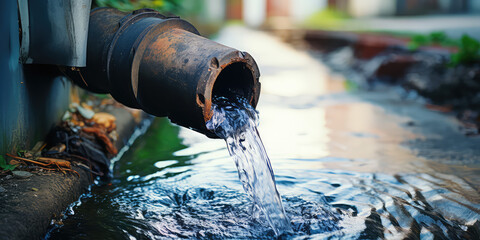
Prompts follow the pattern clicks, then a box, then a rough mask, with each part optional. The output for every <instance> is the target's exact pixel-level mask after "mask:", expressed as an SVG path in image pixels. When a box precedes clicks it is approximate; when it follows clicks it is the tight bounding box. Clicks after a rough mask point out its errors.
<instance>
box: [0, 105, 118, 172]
mask: <svg viewBox="0 0 480 240" xmlns="http://www.w3.org/2000/svg"><path fill="white" fill-rule="evenodd" d="M97 102H99V103H100V104H97V105H99V106H103V107H105V106H106V105H108V104H111V103H112V102H104V101H101V102H100V101H97ZM92 105H93V104H92V102H90V103H85V102H84V103H81V104H80V103H77V102H74V103H72V104H71V105H70V107H69V109H68V110H67V112H65V114H64V115H63V117H62V122H61V123H60V124H58V125H57V126H56V127H55V128H54V129H53V130H52V131H51V133H50V134H49V136H48V138H47V140H46V142H38V143H37V144H36V145H35V146H34V147H33V148H32V149H31V150H28V151H19V152H18V153H17V154H16V155H14V154H8V153H7V154H6V156H7V157H8V158H9V161H8V164H9V165H8V164H6V163H3V164H4V165H5V166H4V167H3V169H4V171H9V170H13V169H14V168H18V169H16V170H18V171H12V174H13V175H14V176H15V177H17V178H28V177H29V176H31V173H30V172H35V171H38V172H41V171H57V172H62V173H64V174H66V173H73V174H75V175H77V176H79V174H78V172H76V171H75V170H73V169H72V165H76V166H80V167H82V168H84V169H87V170H89V171H90V172H91V174H92V177H93V176H100V177H107V176H108V173H109V168H110V158H112V157H114V156H115V155H117V153H118V150H117V148H116V147H115V144H114V143H115V141H116V140H117V138H118V136H117V135H118V134H117V132H116V118H115V116H113V115H112V114H110V113H107V112H96V111H98V110H99V109H100V108H98V107H97V108H94V107H93V106H92ZM2 166H3V165H2Z"/></svg>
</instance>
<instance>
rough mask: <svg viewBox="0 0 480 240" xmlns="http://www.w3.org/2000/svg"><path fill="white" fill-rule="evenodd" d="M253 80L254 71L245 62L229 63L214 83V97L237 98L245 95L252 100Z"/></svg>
mask: <svg viewBox="0 0 480 240" xmlns="http://www.w3.org/2000/svg"><path fill="white" fill-rule="evenodd" d="M253 80H254V76H253V73H252V71H251V70H250V68H248V66H247V64H246V63H245V62H234V63H232V64H229V65H227V66H226V67H225V68H224V69H223V70H222V71H221V72H220V74H218V77H217V79H216V80H215V83H214V84H213V89H212V99H213V98H215V97H226V98H228V99H232V100H235V98H236V97H244V98H245V99H247V100H248V101H249V102H250V100H251V98H252V93H253V91H252V90H253V83H254V81H253Z"/></svg>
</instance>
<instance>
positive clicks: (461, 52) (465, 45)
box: [450, 35, 480, 66]
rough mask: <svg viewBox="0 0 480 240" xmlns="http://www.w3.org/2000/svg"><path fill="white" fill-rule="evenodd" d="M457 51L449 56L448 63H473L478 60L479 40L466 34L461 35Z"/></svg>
mask: <svg viewBox="0 0 480 240" xmlns="http://www.w3.org/2000/svg"><path fill="white" fill-rule="evenodd" d="M458 47H459V48H458V52H456V53H454V54H452V55H451V57H450V64H451V65H453V66H456V65H458V64H461V63H466V64H468V63H473V62H476V61H480V42H478V41H477V40H475V39H473V38H471V37H470V36H468V35H463V36H462V38H461V39H460V44H459V46H458Z"/></svg>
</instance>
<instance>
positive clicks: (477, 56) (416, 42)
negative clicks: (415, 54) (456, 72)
mask: <svg viewBox="0 0 480 240" xmlns="http://www.w3.org/2000/svg"><path fill="white" fill-rule="evenodd" d="M429 45H440V46H446V47H456V48H458V52H456V53H453V54H452V55H451V56H450V63H449V66H457V65H459V64H469V63H473V62H476V61H480V42H478V41H477V40H475V39H473V38H471V37H470V36H468V35H466V34H465V35H463V36H462V38H461V39H460V40H459V41H458V40H454V39H451V38H448V37H447V35H446V34H445V33H444V32H432V33H430V34H429V35H415V36H413V37H412V38H411V40H410V42H409V43H408V48H409V49H410V50H417V49H418V48H419V47H422V46H429Z"/></svg>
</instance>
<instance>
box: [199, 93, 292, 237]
mask: <svg viewBox="0 0 480 240" xmlns="http://www.w3.org/2000/svg"><path fill="white" fill-rule="evenodd" d="M212 110H213V117H212V119H211V120H210V121H209V122H207V128H208V129H209V130H211V131H213V132H215V134H217V136H219V137H221V138H223V139H225V142H226V143H227V148H228V151H229V152H230V155H231V156H232V157H233V159H234V161H235V164H236V165H237V169H238V175H239V177H240V181H241V182H242V184H243V189H245V191H246V192H247V194H248V196H249V197H250V198H251V199H252V200H253V202H254V211H257V212H256V213H254V214H253V215H254V216H259V215H260V214H259V212H258V210H260V211H261V212H262V213H263V214H265V218H266V220H267V221H268V223H269V224H270V226H271V227H272V229H273V231H274V232H275V235H280V234H282V233H283V232H289V231H291V227H290V223H289V220H288V218H287V216H285V210H284V209H283V206H282V200H281V198H280V194H279V193H278V191H277V186H276V184H275V177H274V174H273V169H272V165H271V163H270V159H268V155H267V152H266V151H265V147H264V146H263V143H262V140H261V139H260V135H259V134H258V130H257V124H258V112H257V111H256V110H255V109H254V108H253V107H252V106H250V104H249V103H248V102H247V101H246V100H245V99H244V98H236V99H235V100H230V99H228V98H224V97H216V98H215V99H214V100H213V106H212Z"/></svg>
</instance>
